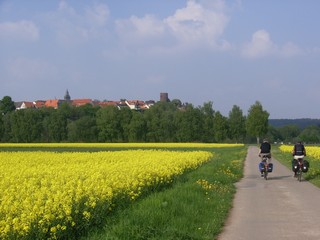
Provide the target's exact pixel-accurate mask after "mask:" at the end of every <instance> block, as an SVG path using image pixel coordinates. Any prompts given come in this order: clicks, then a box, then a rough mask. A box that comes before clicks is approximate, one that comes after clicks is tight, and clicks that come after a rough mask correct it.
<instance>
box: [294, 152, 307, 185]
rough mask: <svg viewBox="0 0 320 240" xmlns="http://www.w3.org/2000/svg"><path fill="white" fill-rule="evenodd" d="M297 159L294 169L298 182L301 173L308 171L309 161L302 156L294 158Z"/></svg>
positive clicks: (300, 178)
mask: <svg viewBox="0 0 320 240" xmlns="http://www.w3.org/2000/svg"><path fill="white" fill-rule="evenodd" d="M295 159H296V160H297V162H296V164H295V166H294V168H295V169H296V177H297V180H298V181H299V182H301V181H302V174H303V173H304V172H308V169H309V162H308V161H306V160H304V159H303V157H299V158H295Z"/></svg>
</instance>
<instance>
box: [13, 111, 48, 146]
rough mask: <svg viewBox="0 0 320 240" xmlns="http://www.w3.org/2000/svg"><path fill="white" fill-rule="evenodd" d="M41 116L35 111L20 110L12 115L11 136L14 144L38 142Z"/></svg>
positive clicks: (40, 132) (40, 131)
mask: <svg viewBox="0 0 320 240" xmlns="http://www.w3.org/2000/svg"><path fill="white" fill-rule="evenodd" d="M41 135H42V115H41V112H39V111H37V110H35V109H22V110H19V111H16V112H14V113H12V116H11V136H12V141H14V142H40V141H41Z"/></svg>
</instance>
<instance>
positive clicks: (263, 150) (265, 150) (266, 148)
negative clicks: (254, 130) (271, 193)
mask: <svg viewBox="0 0 320 240" xmlns="http://www.w3.org/2000/svg"><path fill="white" fill-rule="evenodd" d="M263 156H267V158H268V164H269V163H270V162H271V144H270V143H269V142H268V140H267V139H263V142H262V143H261V145H260V151H259V157H261V160H262V158H263ZM260 173H261V177H263V171H261V170H260Z"/></svg>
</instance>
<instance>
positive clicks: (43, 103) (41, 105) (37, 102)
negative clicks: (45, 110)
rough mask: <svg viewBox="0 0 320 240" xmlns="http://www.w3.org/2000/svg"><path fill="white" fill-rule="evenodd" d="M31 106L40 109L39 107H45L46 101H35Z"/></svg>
mask: <svg viewBox="0 0 320 240" xmlns="http://www.w3.org/2000/svg"><path fill="white" fill-rule="evenodd" d="M33 104H34V106H35V107H36V108H41V107H45V104H46V101H42V100H37V101H35V102H33Z"/></svg>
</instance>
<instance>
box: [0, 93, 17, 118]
mask: <svg viewBox="0 0 320 240" xmlns="http://www.w3.org/2000/svg"><path fill="white" fill-rule="evenodd" d="M15 109H16V107H15V105H14V102H13V101H12V99H11V97H10V96H4V97H3V98H2V100H0V114H7V113H8V112H12V111H14V110H15Z"/></svg>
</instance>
